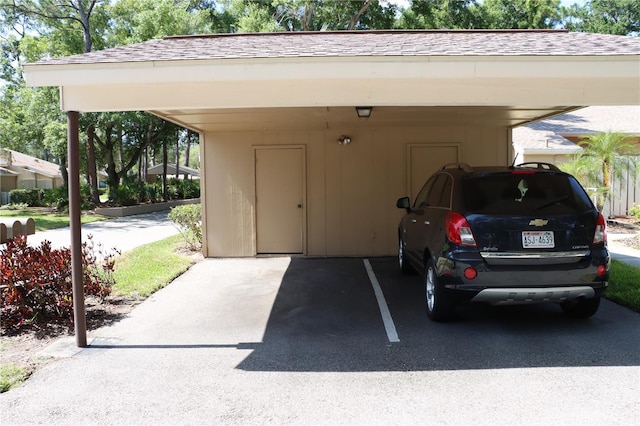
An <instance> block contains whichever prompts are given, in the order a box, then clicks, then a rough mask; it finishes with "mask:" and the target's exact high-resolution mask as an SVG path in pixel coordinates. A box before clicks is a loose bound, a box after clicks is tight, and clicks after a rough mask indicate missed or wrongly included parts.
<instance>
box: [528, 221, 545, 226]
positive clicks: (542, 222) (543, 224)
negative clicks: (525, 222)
mask: <svg viewBox="0 0 640 426" xmlns="http://www.w3.org/2000/svg"><path fill="white" fill-rule="evenodd" d="M547 223H549V221H548V220H544V219H535V220H532V221H531V222H529V225H533V226H545V225H546V224H547Z"/></svg>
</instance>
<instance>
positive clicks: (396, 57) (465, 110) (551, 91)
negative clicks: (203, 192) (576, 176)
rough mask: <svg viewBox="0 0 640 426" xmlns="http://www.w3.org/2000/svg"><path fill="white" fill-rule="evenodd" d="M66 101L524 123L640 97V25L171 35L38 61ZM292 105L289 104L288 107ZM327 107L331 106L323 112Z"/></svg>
mask: <svg viewBox="0 0 640 426" xmlns="http://www.w3.org/2000/svg"><path fill="white" fill-rule="evenodd" d="M25 78H26V81H27V84H29V85H32V86H60V87H61V104H62V109H63V110H65V111H80V112H97V111H132V110H142V111H150V112H152V113H154V114H157V115H159V116H161V117H164V118H166V119H168V120H170V121H173V122H176V123H179V124H181V125H183V126H185V127H187V128H191V129H194V130H198V131H226V130H236V129H237V130H241V129H242V130H252V129H253V130H261V129H272V128H278V129H287V128H290V129H294V128H308V127H309V126H319V127H324V128H327V127H331V126H337V125H339V124H340V123H342V122H347V121H351V122H352V120H353V116H354V115H355V111H354V107H355V106H357V105H362V106H373V107H374V108H375V109H374V112H373V115H372V116H371V118H369V119H367V120H359V121H358V123H362V124H371V123H376V124H378V125H389V126H402V125H404V124H409V123H416V122H420V123H429V124H431V123H444V124H448V123H452V122H455V123H461V122H462V123H468V124H470V125H477V126H482V125H484V124H487V123H492V125H495V124H499V125H504V126H516V125H519V124H523V123H526V122H529V121H532V120H535V119H539V118H543V117H546V116H549V115H553V114H556V113H561V112H566V111H568V110H571V109H574V108H576V107H579V106H587V105H634V104H639V103H640V38H639V37H623V36H612V35H603V34H589V33H571V32H566V31H370V32H368V31H356V32H349V31H344V32H315V33H300V32H294V33H275V34H274V33H265V34H226V35H220V34H218V35H209V36H185V37H167V38H164V39H161V40H151V41H148V42H144V43H138V44H134V45H130V46H122V47H117V48H113V49H107V50H103V51H96V52H90V53H86V54H82V55H76V56H70V57H65V58H57V59H51V60H47V61H42V62H37V63H33V64H27V65H25ZM283 112H284V114H283ZM319 118H321V119H320V120H319Z"/></svg>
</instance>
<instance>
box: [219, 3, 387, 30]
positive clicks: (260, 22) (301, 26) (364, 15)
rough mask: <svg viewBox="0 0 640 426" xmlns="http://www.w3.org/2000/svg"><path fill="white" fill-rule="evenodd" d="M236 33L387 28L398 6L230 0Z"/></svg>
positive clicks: (226, 5)
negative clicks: (235, 22)
mask: <svg viewBox="0 0 640 426" xmlns="http://www.w3.org/2000/svg"><path fill="white" fill-rule="evenodd" d="M225 8H226V10H228V11H229V12H230V14H231V15H232V16H235V17H236V19H237V24H236V26H235V28H234V29H235V31H237V32H277V31H323V30H365V29H390V28H393V27H394V23H395V15H396V11H397V6H396V5H395V4H392V3H381V2H379V1H377V0H357V1H356V0H345V1H331V0H271V1H259V0H254V1H251V0H248V1H243V0H231V1H228V2H225Z"/></svg>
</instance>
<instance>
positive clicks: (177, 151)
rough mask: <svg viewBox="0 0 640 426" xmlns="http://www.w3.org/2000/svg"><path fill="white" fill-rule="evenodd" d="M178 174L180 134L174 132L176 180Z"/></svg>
mask: <svg viewBox="0 0 640 426" xmlns="http://www.w3.org/2000/svg"><path fill="white" fill-rule="evenodd" d="M179 174H180V132H176V178H177V177H178V175H179Z"/></svg>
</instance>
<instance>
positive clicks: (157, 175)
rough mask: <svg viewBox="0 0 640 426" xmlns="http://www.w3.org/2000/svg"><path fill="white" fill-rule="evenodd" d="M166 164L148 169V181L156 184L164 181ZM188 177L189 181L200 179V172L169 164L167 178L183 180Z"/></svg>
mask: <svg viewBox="0 0 640 426" xmlns="http://www.w3.org/2000/svg"><path fill="white" fill-rule="evenodd" d="M163 169H164V164H163V163H160V164H156V165H155V166H151V167H149V168H148V169H147V181H149V182H154V181H157V180H161V179H162V173H163ZM176 172H177V173H176ZM184 175H187V176H188V178H189V179H194V178H196V179H199V178H200V171H199V170H196V169H194V168H192V167H188V166H178V167H177V169H176V164H175V163H167V176H169V177H175V178H178V179H182V178H183V177H184Z"/></svg>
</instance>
